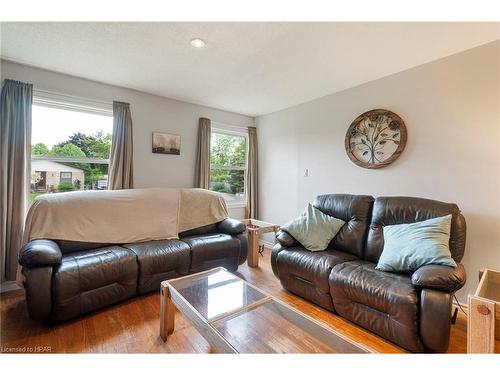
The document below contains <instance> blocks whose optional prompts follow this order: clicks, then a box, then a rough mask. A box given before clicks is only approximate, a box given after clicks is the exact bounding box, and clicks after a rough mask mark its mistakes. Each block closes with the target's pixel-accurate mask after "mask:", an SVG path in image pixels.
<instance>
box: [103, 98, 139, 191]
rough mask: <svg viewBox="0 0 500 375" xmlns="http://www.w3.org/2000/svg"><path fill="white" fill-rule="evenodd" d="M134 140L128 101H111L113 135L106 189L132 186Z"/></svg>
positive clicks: (129, 187) (130, 187)
mask: <svg viewBox="0 0 500 375" xmlns="http://www.w3.org/2000/svg"><path fill="white" fill-rule="evenodd" d="M133 162H134V140H133V128H132V115H131V114H130V105H129V104H128V103H122V102H113V137H112V141H111V155H110V157H109V173H108V189H112V190H119V189H132V188H133V187H134V166H133V164H134V163H133Z"/></svg>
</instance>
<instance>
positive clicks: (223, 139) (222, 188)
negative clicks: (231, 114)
mask: <svg viewBox="0 0 500 375" xmlns="http://www.w3.org/2000/svg"><path fill="white" fill-rule="evenodd" d="M247 138H248V134H247V132H246V129H243V130H242V129H241V128H235V127H229V126H224V125H220V124H215V126H214V125H213V126H212V134H211V138H210V190H213V191H218V192H220V193H222V195H223V196H224V198H225V199H226V202H227V203H228V205H229V206H231V207H236V206H244V205H245V185H246V184H245V179H246V169H247V167H246V166H247V148H248V146H247V145H248V139H247Z"/></svg>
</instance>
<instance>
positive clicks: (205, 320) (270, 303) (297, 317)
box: [160, 267, 371, 353]
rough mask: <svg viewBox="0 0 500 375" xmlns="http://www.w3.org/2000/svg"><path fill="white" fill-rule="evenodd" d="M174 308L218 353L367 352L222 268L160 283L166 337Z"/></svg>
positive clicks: (173, 315) (161, 323)
mask: <svg viewBox="0 0 500 375" xmlns="http://www.w3.org/2000/svg"><path fill="white" fill-rule="evenodd" d="M174 306H175V307H177V309H179V311H180V312H181V313H183V314H184V315H185V316H186V318H187V319H188V320H189V321H190V322H191V323H192V324H193V326H194V327H195V328H196V329H197V330H198V332H200V334H201V335H202V336H203V337H204V338H205V339H206V340H207V341H208V342H209V343H210V344H211V345H212V346H213V347H214V349H215V350H216V351H217V352H219V353H369V352H371V351H370V349H368V348H366V347H364V346H363V345H361V344H358V343H356V342H354V341H353V340H351V339H349V338H348V337H345V336H344V335H342V334H341V333H339V332H336V331H335V330H333V329H331V328H330V327H328V326H325V325H323V324H321V323H319V322H318V321H315V320H314V319H312V318H310V317H308V316H306V315H305V314H303V313H301V312H300V311H298V310H296V309H294V308H292V307H290V306H288V305H287V304H285V303H283V302H280V301H278V300H276V299H274V298H273V297H271V296H270V295H268V294H266V293H265V292H263V291H261V290H259V289H258V288H256V287H255V286H253V285H251V284H250V283H248V282H246V281H244V280H242V279H240V278H239V277H237V276H235V275H233V274H231V273H230V272H228V271H226V270H225V269H224V268H222V267H219V268H214V269H212V270H209V271H204V272H200V273H197V274H193V275H188V276H184V277H180V278H178V279H174V280H167V281H163V282H162V283H161V308H160V313H161V317H160V335H161V337H162V338H163V340H165V341H167V338H168V335H170V334H172V333H173V332H174V323H175V307H174Z"/></svg>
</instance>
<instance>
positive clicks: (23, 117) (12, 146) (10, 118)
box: [0, 79, 33, 282]
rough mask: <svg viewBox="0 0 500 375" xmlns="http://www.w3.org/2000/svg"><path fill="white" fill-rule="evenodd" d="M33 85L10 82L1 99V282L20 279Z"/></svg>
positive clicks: (28, 176) (28, 178)
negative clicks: (19, 259) (18, 264)
mask: <svg viewBox="0 0 500 375" xmlns="http://www.w3.org/2000/svg"><path fill="white" fill-rule="evenodd" d="M32 102H33V85H31V84H27V83H22V82H17V81H12V80H10V79H6V80H5V83H4V85H3V87H2V94H1V98H0V137H1V138H0V156H1V158H0V164H1V165H0V199H1V201H0V205H1V207H0V208H1V215H2V216H1V219H0V226H1V228H0V245H1V248H0V256H1V267H2V269H1V281H2V282H3V281H10V280H15V279H16V270H17V253H18V251H19V249H20V247H21V245H22V234H23V228H24V220H25V215H26V210H27V206H28V202H27V198H28V188H29V185H30V175H31V172H30V164H31V163H30V160H31V107H32Z"/></svg>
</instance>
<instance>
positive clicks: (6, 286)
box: [0, 281, 23, 293]
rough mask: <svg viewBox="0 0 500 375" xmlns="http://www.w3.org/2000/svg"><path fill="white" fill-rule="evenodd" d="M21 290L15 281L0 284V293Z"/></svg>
mask: <svg viewBox="0 0 500 375" xmlns="http://www.w3.org/2000/svg"><path fill="white" fill-rule="evenodd" d="M21 289H23V288H22V287H20V286H19V285H18V284H17V282H16V281H4V282H3V283H1V284H0V293H7V292H12V291H14V290H21Z"/></svg>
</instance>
